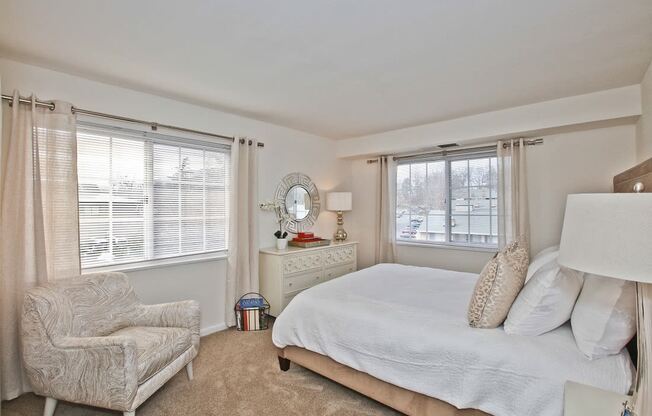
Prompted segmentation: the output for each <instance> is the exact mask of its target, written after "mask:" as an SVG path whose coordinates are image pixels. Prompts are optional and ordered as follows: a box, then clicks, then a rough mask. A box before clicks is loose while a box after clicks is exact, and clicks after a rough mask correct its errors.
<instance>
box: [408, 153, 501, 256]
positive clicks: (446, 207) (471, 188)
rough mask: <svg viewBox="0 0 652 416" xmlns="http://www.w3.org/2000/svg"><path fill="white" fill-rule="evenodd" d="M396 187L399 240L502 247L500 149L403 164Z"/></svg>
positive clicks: (409, 161) (416, 160) (411, 161)
mask: <svg viewBox="0 0 652 416" xmlns="http://www.w3.org/2000/svg"><path fill="white" fill-rule="evenodd" d="M396 188H397V190H396V194H397V195H396V238H397V240H398V241H413V242H426V243H434V244H450V245H463V246H477V247H487V248H494V247H496V246H497V244H498V233H497V229H498V223H497V219H498V212H497V206H496V205H497V188H498V186H497V159H496V153H495V152H492V153H482V154H475V155H469V154H467V155H466V156H459V155H458V156H450V157H440V158H436V159H414V160H408V161H405V162H399V165H398V166H397V174H396Z"/></svg>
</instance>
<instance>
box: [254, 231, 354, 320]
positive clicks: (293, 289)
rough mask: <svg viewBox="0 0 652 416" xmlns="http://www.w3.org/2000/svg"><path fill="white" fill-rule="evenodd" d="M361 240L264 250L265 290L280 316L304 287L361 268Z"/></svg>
mask: <svg viewBox="0 0 652 416" xmlns="http://www.w3.org/2000/svg"><path fill="white" fill-rule="evenodd" d="M357 244H358V243H357V242H355V241H348V242H344V243H339V244H330V245H328V246H324V247H313V248H298V247H289V248H288V249H287V250H285V251H280V250H277V249H275V248H268V249H261V250H260V287H261V294H262V295H263V296H265V298H266V299H267V300H269V303H270V314H271V315H272V316H278V315H279V314H280V313H281V312H282V311H283V309H285V307H286V306H287V305H288V304H289V303H290V301H291V300H292V299H293V298H294V297H295V296H296V295H298V294H299V293H300V292H301V291H303V290H305V289H308V288H310V287H312V286H315V285H317V284H319V283H323V282H327V281H329V280H331V279H334V278H336V277H339V276H342V275H345V274H347V273H351V272H354V271H356V270H357V264H356V261H357Z"/></svg>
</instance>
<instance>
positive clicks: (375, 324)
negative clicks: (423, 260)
mask: <svg viewBox="0 0 652 416" xmlns="http://www.w3.org/2000/svg"><path fill="white" fill-rule="evenodd" d="M637 182H640V183H642V184H643V185H644V186H645V192H650V190H652V159H650V160H647V161H644V162H643V163H640V164H639V165H637V166H634V167H633V168H631V169H629V170H627V171H625V172H623V173H621V174H619V175H616V176H615V177H614V180H613V187H614V192H632V186H633V184H634V183H637ZM476 279H477V275H475V274H470V273H460V272H453V271H446V270H439V269H430V268H421V267H412V266H401V265H389V264H381V265H377V266H374V267H371V268H369V269H364V270H361V271H358V272H355V273H352V274H350V275H347V276H343V277H340V278H338V279H335V280H332V281H330V282H327V283H324V284H321V285H319V286H316V287H314V288H312V289H309V290H307V291H305V292H302V293H301V294H299V295H298V296H297V297H296V298H295V299H294V300H293V301H292V303H290V305H288V307H287V308H286V310H285V311H284V312H283V314H281V316H279V318H278V319H277V321H276V323H275V325H274V330H273V334H272V338H273V341H274V343H275V344H276V346H277V347H278V348H279V349H278V357H279V364H280V367H281V369H282V370H288V369H289V366H290V362H295V363H296V364H299V365H301V366H303V367H305V368H308V369H310V370H313V371H315V372H317V373H319V374H322V375H324V376H325V377H328V378H330V379H332V380H334V381H336V382H338V383H340V384H343V385H344V386H347V387H349V388H351V389H353V390H356V391H358V392H360V393H362V394H364V395H366V396H369V397H371V398H373V399H375V400H377V401H379V402H381V403H384V404H385V405H387V406H390V407H392V408H394V409H396V410H398V411H400V412H403V413H406V414H409V415H418V416H422V415H436V416H461V415H464V416H481V415H494V416H511V415H519V416H522V415H542V416H548V415H549V416H560V415H562V414H563V392H564V384H565V382H566V381H567V380H570V381H575V382H579V383H583V384H588V385H592V386H595V387H600V388H603V389H605V390H611V391H615V392H618V393H623V394H625V393H627V392H628V391H629V389H630V386H631V384H632V380H633V376H634V371H635V370H634V366H633V364H632V360H631V358H630V355H631V356H632V357H634V360H636V358H635V357H636V347H635V346H636V340H635V339H634V340H632V342H630V344H629V345H628V350H629V352H628V351H627V350H625V349H623V351H621V353H620V354H618V355H614V356H610V357H607V358H603V359H599V360H595V361H590V360H587V359H585V358H584V357H583V356H582V355H581V353H580V352H579V350H578V349H577V347H576V345H575V341H574V339H573V336H572V333H571V331H570V327H569V326H568V324H566V325H564V326H562V327H560V328H557V329H556V330H554V331H551V332H549V333H547V334H544V335H541V336H538V337H521V336H510V335H507V334H506V333H505V332H504V331H503V330H502V328H497V329H489V330H487V329H472V328H470V327H469V326H468V325H467V321H466V308H467V305H468V302H469V298H470V295H471V291H472V290H473V287H474V284H475V280H476ZM388 334H391V336H388Z"/></svg>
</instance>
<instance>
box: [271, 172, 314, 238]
mask: <svg viewBox="0 0 652 416" xmlns="http://www.w3.org/2000/svg"><path fill="white" fill-rule="evenodd" d="M274 200H275V202H276V204H277V205H278V206H279V207H281V214H282V215H283V218H284V219H285V223H286V225H285V227H286V229H287V230H288V231H289V232H291V233H298V232H300V231H305V230H308V229H309V228H310V227H311V226H312V225H313V224H314V223H315V221H317V217H318V216H319V209H320V202H319V191H318V190H317V187H316V186H315V184H314V183H313V182H312V180H310V177H309V176H308V175H304V174H303V173H298V172H297V173H290V174H289V175H286V176H285V177H284V178H283V180H282V181H281V183H279V184H278V187H277V188H276V194H275V195H274Z"/></svg>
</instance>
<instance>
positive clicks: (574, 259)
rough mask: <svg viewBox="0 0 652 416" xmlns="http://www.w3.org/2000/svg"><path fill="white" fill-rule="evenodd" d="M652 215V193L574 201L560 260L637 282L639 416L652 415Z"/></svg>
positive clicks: (567, 216)
mask: <svg viewBox="0 0 652 416" xmlns="http://www.w3.org/2000/svg"><path fill="white" fill-rule="evenodd" d="M650 212H652V194H649V193H648V194H643V193H640V194H632V193H614V194H576V195H569V196H568V199H567V202H566V214H565V217H564V227H563V230H562V236H561V245H560V249H559V260H558V261H559V264H560V265H562V266H566V267H569V268H572V269H575V270H580V271H584V272H586V273H592V274H596V275H599V276H605V277H607V278H615V279H621V280H630V281H634V282H637V285H636V288H637V304H638V319H637V321H638V322H637V325H638V366H637V369H638V371H637V377H636V384H635V388H634V398H633V401H632V406H631V408H630V409H628V410H630V411H632V412H633V414H635V415H637V416H643V415H649V414H650V410H651V406H652V403H650V397H649V396H650V394H651V393H652V390H650V383H651V382H652V380H651V379H650V375H649V371H648V370H649V368H650V363H649V362H648V353H649V351H648V349H649V348H650V344H649V343H650V337H651V335H652V333H651V330H652V323H651V321H650V317H645V309H646V308H649V307H650V299H652V285H650V283H652V256H650V253H652V239H651V238H650V235H652V217H651V216H650ZM581 297H582V294H581V295H580V298H581ZM576 308H577V306H576ZM625 343H626V341H625ZM614 416H616V415H614Z"/></svg>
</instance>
